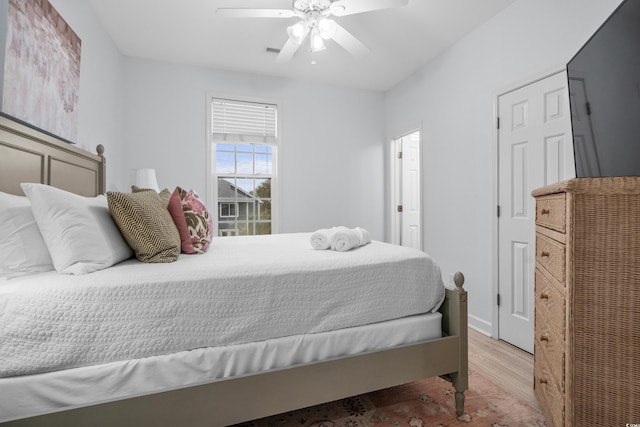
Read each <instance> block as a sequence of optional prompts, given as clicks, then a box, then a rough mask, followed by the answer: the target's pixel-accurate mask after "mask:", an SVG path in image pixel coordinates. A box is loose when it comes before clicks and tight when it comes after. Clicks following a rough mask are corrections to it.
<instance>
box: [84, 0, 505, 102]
mask: <svg viewBox="0 0 640 427" xmlns="http://www.w3.org/2000/svg"><path fill="white" fill-rule="evenodd" d="M514 1H515V0H410V1H409V5H408V6H404V7H399V8H393V9H385V10H380V11H375V12H367V13H361V14H356V15H351V16H345V17H342V18H336V21H337V22H339V23H340V24H341V25H342V26H343V27H345V28H346V29H347V30H348V31H350V32H351V33H352V34H353V35H355V36H356V37H357V38H358V39H360V40H361V41H362V42H363V43H364V44H365V45H367V46H368V47H369V48H370V49H371V52H370V53H369V54H368V55H367V56H365V57H364V58H360V59H357V58H354V57H352V56H350V55H349V54H348V53H347V52H346V51H344V50H343V49H342V48H341V47H340V46H338V45H337V44H335V43H334V42H333V41H327V43H326V44H327V49H326V50H324V51H322V52H318V53H316V54H315V55H314V56H315V60H316V64H315V65H312V64H311V61H312V59H313V58H312V56H311V53H310V52H309V51H308V49H303V48H301V49H300V50H299V51H298V53H297V54H296V56H295V57H294V58H293V60H292V61H290V62H287V63H283V64H281V63H276V62H275V58H276V54H274V53H269V52H267V51H266V48H267V47H272V48H277V49H279V48H281V47H282V46H283V45H284V43H285V42H286V41H287V38H288V36H287V32H286V27H287V26H289V25H292V24H293V23H295V22H296V19H295V18H289V19H282V18H223V17H221V16H219V15H217V14H216V9H218V8H221V7H231V8H253V7H257V8H264V9H266V8H275V9H289V8H291V5H292V1H291V0H179V1H177V0H89V2H90V3H91V5H92V6H93V8H94V10H95V12H96V14H97V15H98V17H99V19H100V21H101V22H102V23H103V25H104V27H105V28H106V30H107V31H108V32H109V34H110V35H111V37H112V39H113V41H114V42H115V44H116V45H117V46H118V48H119V49H120V51H121V52H122V53H123V54H124V55H127V56H133V57H139V58H145V59H154V60H160V61H168V62H175V63H182V64H191V65H199V66H206V67H213V68H220V69H227V70H237V71H247V72H252V73H260V74H266V75H272V76H281V77H289V78H297V79H303V80H307V81H313V82H320V83H329V84H335V85H338V86H347V87H354V88H361V89H369V90H378V91H386V90H388V89H390V88H392V87H393V86H394V85H396V84H397V83H398V82H400V81H402V80H403V79H404V78H405V77H407V76H409V75H411V74H412V73H414V72H415V71H416V70H417V69H418V68H419V67H420V66H421V65H423V64H425V63H426V62H428V61H429V60H430V59H432V58H433V57H435V56H436V55H438V54H439V53H440V52H442V51H443V50H445V49H446V48H448V47H449V46H451V45H452V44H454V43H455V42H456V41H457V40H459V39H461V38H463V37H464V36H465V35H466V34H468V33H469V32H471V31H473V30H474V29H475V28H477V27H479V26H480V25H482V24H483V23H484V22H486V21H487V20H489V19H490V18H491V17H493V16H494V15H496V14H497V13H499V12H500V11H501V10H502V9H504V8H505V7H507V6H508V5H510V4H511V3H513V2H514ZM305 46H306V44H305Z"/></svg>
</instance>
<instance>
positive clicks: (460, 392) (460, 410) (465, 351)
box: [451, 272, 469, 417]
mask: <svg viewBox="0 0 640 427" xmlns="http://www.w3.org/2000/svg"><path fill="white" fill-rule="evenodd" d="M453 281H454V283H455V285H456V292H457V295H458V304H459V305H458V312H457V315H458V316H459V317H458V320H459V322H458V327H457V328H456V330H455V331H453V332H454V333H457V335H459V336H460V353H459V357H460V359H459V360H460V365H459V368H458V372H456V373H454V374H452V375H451V383H452V384H453V387H454V388H455V389H456V394H455V400H456V415H457V416H458V417H461V416H462V415H463V414H464V392H465V391H466V390H467V389H468V388H469V347H468V345H469V344H468V339H469V336H468V319H467V291H465V290H464V289H463V287H462V286H463V285H464V275H463V274H462V273H460V272H457V273H456V274H454V277H453Z"/></svg>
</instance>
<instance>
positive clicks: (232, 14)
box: [216, 8, 296, 18]
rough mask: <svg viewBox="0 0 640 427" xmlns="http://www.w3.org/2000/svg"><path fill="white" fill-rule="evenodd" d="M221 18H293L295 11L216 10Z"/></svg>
mask: <svg viewBox="0 0 640 427" xmlns="http://www.w3.org/2000/svg"><path fill="white" fill-rule="evenodd" d="M216 13H217V14H218V15H220V16H224V17H227V18H293V17H294V16H296V13H295V11H293V10H291V9H232V8H220V9H217V10H216Z"/></svg>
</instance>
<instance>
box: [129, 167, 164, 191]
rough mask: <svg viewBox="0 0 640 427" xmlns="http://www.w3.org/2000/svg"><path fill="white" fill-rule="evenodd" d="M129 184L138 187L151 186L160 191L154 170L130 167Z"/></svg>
mask: <svg viewBox="0 0 640 427" xmlns="http://www.w3.org/2000/svg"><path fill="white" fill-rule="evenodd" d="M130 180H131V185H135V186H136V187H139V188H151V189H153V190H155V191H156V192H159V191H160V188H159V187H158V181H157V180H156V170H155V169H149V168H143V169H131V178H130Z"/></svg>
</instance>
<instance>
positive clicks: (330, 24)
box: [318, 18, 338, 40]
mask: <svg viewBox="0 0 640 427" xmlns="http://www.w3.org/2000/svg"><path fill="white" fill-rule="evenodd" d="M337 29H338V25H337V24H336V21H334V20H333V19H329V18H321V19H320V20H319V21H318V30H319V31H320V36H321V37H322V38H323V39H325V40H329V39H331V38H333V36H334V35H335V34H336V31H337Z"/></svg>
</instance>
